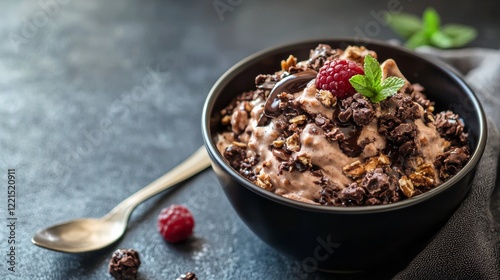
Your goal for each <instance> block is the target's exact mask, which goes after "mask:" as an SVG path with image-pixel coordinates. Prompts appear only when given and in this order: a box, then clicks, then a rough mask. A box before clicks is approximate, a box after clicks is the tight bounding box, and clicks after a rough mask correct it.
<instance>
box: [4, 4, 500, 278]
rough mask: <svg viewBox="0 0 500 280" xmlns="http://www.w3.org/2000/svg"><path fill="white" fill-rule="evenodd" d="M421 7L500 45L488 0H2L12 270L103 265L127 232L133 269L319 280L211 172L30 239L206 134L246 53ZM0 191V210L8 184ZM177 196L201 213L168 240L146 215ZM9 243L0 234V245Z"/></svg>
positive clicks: (30, 273) (158, 274)
mask: <svg viewBox="0 0 500 280" xmlns="http://www.w3.org/2000/svg"><path fill="white" fill-rule="evenodd" d="M427 7H434V8H435V9H436V11H437V12H438V13H439V14H440V16H441V21H442V23H460V24H465V25H469V26H472V27H474V28H475V29H476V30H477V34H478V36H477V37H476V38H475V39H474V40H473V41H472V42H470V43H469V44H468V45H467V46H465V47H482V48H494V49H498V48H499V46H500V34H499V33H500V17H499V16H498V10H499V8H500V4H499V2H498V1H491V0H490V1H411V0H376V1H361V0H353V1H339V0H336V1H331V0H324V1H319V0H315V1H284V0H283V1H263V0H252V1H250V0H206V1H194V0H186V1H166V0H164V1H161V0H122V1H97V0H86V1H76V0H40V1H2V2H1V3H0V38H1V40H0V116H1V117H0V155H1V157H0V172H4V171H5V172H6V170H7V169H8V168H15V169H16V170H17V174H18V177H19V179H18V190H17V201H18V209H17V212H16V214H17V217H18V219H19V221H20V223H21V224H22V226H20V227H19V228H18V229H17V232H16V238H17V239H18V244H19V247H18V249H19V250H18V256H19V267H18V272H16V273H15V274H12V273H10V274H7V276H8V277H11V278H12V279H83V278H84V279H103V278H104V279H105V277H106V276H107V275H106V273H107V261H108V259H109V257H110V255H111V252H112V251H113V249H115V248H117V247H134V248H136V249H138V250H139V252H140V253H141V254H142V256H143V258H144V260H143V263H144V264H143V266H142V267H141V269H140V271H141V274H140V278H141V279H175V278H176V277H177V276H178V275H180V273H184V272H187V271H194V272H196V273H197V275H199V279H327V278H328V275H327V276H325V275H322V274H320V273H316V272H311V273H308V274H298V273H296V272H294V269H293V267H294V262H293V261H291V260H289V259H288V258H286V257H284V256H281V255H278V254H277V253H275V252H274V251H273V250H272V249H270V248H269V247H267V246H266V245H265V244H263V243H262V242H261V241H260V240H258V239H257V238H256V237H255V236H253V234H252V233H251V232H250V231H249V230H248V229H247V228H246V227H245V226H244V225H243V224H242V223H241V222H240V221H239V220H238V219H237V217H236V215H235V213H234V212H232V210H230V206H229V204H228V203H227V201H226V200H225V198H224V197H223V195H222V193H221V191H220V189H219V187H218V184H217V182H216V179H215V175H214V174H213V172H212V171H205V172H204V173H202V174H200V175H199V176H197V177H196V178H193V179H192V180H190V181H188V182H186V183H184V184H183V186H182V187H181V188H179V189H177V190H175V191H172V192H170V193H168V194H165V195H162V196H160V197H158V198H154V199H152V200H150V201H148V202H146V203H145V204H143V205H141V206H139V208H138V209H137V210H136V211H135V212H134V215H133V216H132V219H131V224H130V226H129V231H128V232H127V234H126V236H125V237H124V238H123V239H122V240H120V241H119V243H118V244H116V245H115V246H114V247H112V248H110V249H106V250H104V251H100V252H97V253H93V254H84V255H66V254H61V253H55V252H50V251H46V250H43V249H40V248H37V247H35V246H34V245H32V244H31V243H30V241H29V240H30V238H31V236H32V234H33V233H34V232H35V231H36V230H37V229H38V228H41V227H43V226H46V225H48V224H52V223H55V222H58V221H60V220H67V219H70V218H76V217H96V216H101V215H104V214H105V213H106V212H107V211H108V210H110V209H111V208H112V207H113V206H114V205H116V204H117V203H119V202H120V201H121V200H123V199H124V198H126V197H128V196H129V195H130V194H132V193H133V192H135V191H136V190H138V189H139V188H140V187H142V186H144V185H146V184H147V183H149V182H151V181H153V180H154V179H156V178H158V177H160V176H161V175H162V174H163V173H164V172H166V171H168V170H169V169H171V168H173V167H174V166H175V165H176V164H177V163H179V162H181V161H182V160H183V159H184V158H186V157H187V156H188V155H189V154H190V153H191V152H193V151H195V150H196V149H197V148H198V147H199V146H201V145H202V144H203V143H202V139H201V131H200V129H201V128H200V119H201V108H202V106H203V103H204V99H205V97H206V95H207V94H208V92H209V90H210V88H211V86H212V85H213V84H214V83H215V81H216V80H217V79H218V78H219V77H220V75H221V74H222V73H224V72H225V71H226V70H227V69H228V68H229V67H231V66H232V65H233V64H235V63H237V62H238V61H239V60H241V59H243V58H244V57H246V56H248V55H250V54H252V53H254V52H257V51H259V50H261V49H263V48H268V47H272V46H275V45H280V44H285V43H288V42H292V41H297V40H305V39H317V38H337V37H356V38H360V39H378V40H394V39H395V40H400V41H401V40H402V38H400V37H399V36H398V34H396V33H394V32H393V31H392V30H391V29H390V28H389V27H388V25H387V23H386V22H385V21H384V20H383V17H382V15H383V14H384V13H385V12H387V11H397V12H404V13H410V14H415V15H417V16H419V17H420V16H421V15H422V13H423V11H424V10H425V9H426V8H427ZM0 184H2V183H0ZM5 184H6V183H3V185H5ZM0 200H1V201H2V203H0V205H2V206H1V207H2V209H1V210H0V213H5V212H3V210H5V209H4V208H5V207H4V206H3V205H4V201H6V192H5V191H2V192H0ZM172 203H183V204H186V205H188V206H189V207H191V208H192V210H193V212H194V214H195V218H196V219H197V228H196V236H195V238H194V241H193V240H192V242H190V243H188V244H184V245H181V246H180V247H171V246H167V245H166V244H164V242H162V240H161V239H159V238H158V234H157V232H156V228H155V219H156V216H157V213H158V212H159V211H160V209H161V208H163V207H166V206H167V205H170V204H172ZM1 215H3V214H1ZM0 219H4V217H0ZM6 234H7V229H6V228H5V227H2V228H0V235H1V236H2V239H3V236H5V235H6ZM6 246H7V245H6V244H4V243H1V242H0V253H1V254H0V255H3V251H2V250H4V251H5V250H6ZM5 265H6V264H5V263H4V262H2V265H1V269H2V271H0V275H1V274H2V273H3V272H6V271H7V269H6V267H5ZM304 275H305V276H304Z"/></svg>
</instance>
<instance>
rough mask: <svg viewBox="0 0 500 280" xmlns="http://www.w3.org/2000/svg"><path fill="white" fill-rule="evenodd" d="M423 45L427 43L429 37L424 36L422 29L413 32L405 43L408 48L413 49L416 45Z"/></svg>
mask: <svg viewBox="0 0 500 280" xmlns="http://www.w3.org/2000/svg"><path fill="white" fill-rule="evenodd" d="M425 45H429V39H427V36H425V33H424V32H423V31H418V32H417V33H415V34H413V35H412V36H411V37H410V38H409V39H408V41H406V44H405V46H406V47H407V48H410V49H415V48H416V47H420V46H425Z"/></svg>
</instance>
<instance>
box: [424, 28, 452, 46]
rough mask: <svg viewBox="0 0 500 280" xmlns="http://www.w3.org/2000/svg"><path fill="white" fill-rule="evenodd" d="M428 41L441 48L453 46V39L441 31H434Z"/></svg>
mask: <svg viewBox="0 0 500 280" xmlns="http://www.w3.org/2000/svg"><path fill="white" fill-rule="evenodd" d="M430 42H431V44H432V45H433V46H436V47H438V48H442V49H447V48H451V47H453V40H452V39H451V38H450V37H449V36H448V35H446V34H445V33H443V32H442V31H437V32H434V34H432V36H431V39H430Z"/></svg>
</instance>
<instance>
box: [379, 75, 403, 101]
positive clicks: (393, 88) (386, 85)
mask: <svg viewBox="0 0 500 280" xmlns="http://www.w3.org/2000/svg"><path fill="white" fill-rule="evenodd" d="M404 85H405V80H403V79H401V78H399V77H395V76H391V77H387V78H386V79H385V80H383V81H382V90H381V91H380V94H381V95H383V96H385V97H386V98H387V97H390V96H393V95H394V94H396V92H398V90H399V89H400V88H402V87H403V86H404ZM384 99H385V98H384Z"/></svg>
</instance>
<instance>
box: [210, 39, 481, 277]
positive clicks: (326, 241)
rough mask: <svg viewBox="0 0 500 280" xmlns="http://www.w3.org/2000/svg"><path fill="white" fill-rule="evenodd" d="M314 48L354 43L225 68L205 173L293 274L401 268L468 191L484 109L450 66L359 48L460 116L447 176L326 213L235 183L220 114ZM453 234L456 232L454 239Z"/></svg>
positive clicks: (270, 53)
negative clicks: (399, 194)
mask: <svg viewBox="0 0 500 280" xmlns="http://www.w3.org/2000/svg"><path fill="white" fill-rule="evenodd" d="M319 43H326V44H329V45H331V46H332V47H334V48H337V47H339V48H345V47H346V46H348V45H359V44H357V42H355V41H354V40H351V39H346V40H342V39H339V40H332V39H327V40H314V41H305V42H298V43H292V44H288V45H285V46H280V47H276V48H272V49H268V50H264V51H261V52H259V53H256V54H254V55H252V56H250V57H248V58H246V59H244V60H243V61H241V62H239V63H238V64H236V65H235V66H233V67H232V68H231V69H229V70H228V71H227V72H226V73H225V74H224V75H223V76H222V77H221V78H220V79H219V80H218V81H217V82H216V83H215V85H214V86H213V88H212V89H211V91H210V93H209V95H208V97H207V100H206V103H205V106H204V109H203V119H202V127H203V138H204V142H205V145H206V148H207V150H208V153H209V154H210V157H211V159H212V167H213V169H214V171H215V173H216V174H217V177H218V179H219V181H220V184H221V185H222V187H223V190H224V192H225V194H226V196H227V198H228V200H229V201H230V203H231V205H232V206H233V208H234V209H235V211H236V212H237V214H238V215H239V217H240V218H241V219H242V220H243V222H244V223H245V224H246V225H247V226H248V227H249V228H250V229H251V230H252V231H253V232H254V233H255V234H256V235H257V236H258V237H259V238H260V239H262V240H263V241H264V242H265V243H267V244H268V245H270V246H271V247H273V248H275V249H276V250H278V251H279V252H281V253H283V254H285V255H288V256H290V257H293V258H294V259H296V260H297V262H296V263H295V264H296V267H295V269H298V270H299V272H300V271H302V272H310V271H313V270H315V269H320V270H326V271H339V272H341V271H342V272H346V271H367V270H370V269H379V270H380V269H382V270H385V269H394V268H397V267H401V266H402V265H405V264H406V263H407V262H408V261H409V260H410V259H411V258H412V257H413V256H414V255H415V254H416V253H417V252H418V251H420V250H421V249H422V248H423V247H424V246H425V245H426V244H427V243H428V241H430V239H431V238H432V236H433V235H434V234H435V233H436V232H437V231H438V230H439V229H440V228H441V227H442V226H443V225H444V224H445V223H446V221H447V220H448V218H449V217H450V216H451V215H452V214H453V212H454V211H455V209H456V208H457V207H458V206H459V205H460V203H461V202H462V200H463V199H464V198H465V197H466V195H467V194H468V192H469V190H470V186H471V183H472V180H473V178H474V175H475V171H476V167H477V165H478V162H479V160H480V158H481V156H482V154H483V150H484V148H485V145H486V134H487V128H486V122H485V117H484V112H483V109H482V108H481V105H480V104H479V101H478V99H477V98H476V96H475V95H474V93H473V92H472V90H471V89H470V88H469V87H468V86H467V85H466V83H465V82H464V81H463V80H462V79H461V77H460V76H459V75H458V74H457V73H456V72H455V71H454V70H452V69H451V68H449V67H447V66H446V65H444V64H442V63H439V62H438V61H435V60H431V59H429V58H426V57H423V56H421V55H418V54H416V53H414V52H411V51H409V50H407V49H404V48H401V47H396V46H393V45H389V44H386V43H382V42H377V41H369V42H363V45H365V46H366V47H367V48H369V49H372V50H374V51H376V52H377V54H378V57H379V60H380V61H383V60H385V59H387V58H393V59H394V60H395V61H396V62H397V63H398V66H399V68H400V69H401V71H402V73H403V74H404V75H405V76H406V78H407V79H408V80H410V82H412V83H420V84H421V85H423V86H424V87H425V93H426V94H427V96H428V97H429V99H431V100H434V101H435V102H436V106H435V107H436V111H442V110H446V109H450V110H453V111H454V112H455V113H458V114H460V115H461V116H462V118H463V120H464V122H465V127H466V130H467V132H468V134H469V141H470V145H471V158H470V160H469V162H468V163H467V165H466V166H465V167H464V168H463V169H462V170H461V171H460V172H459V173H458V174H456V175H455V176H454V177H452V178H451V179H450V180H448V181H447V182H445V183H443V184H442V185H440V186H439V187H437V188H435V189H433V190H431V191H428V192H426V193H424V194H421V195H418V196H416V197H413V198H410V199H407V200H404V201H401V202H396V203H393V204H388V205H379V206H358V207H328V206H319V205H310V204H307V203H302V202H298V201H293V200H290V199H287V198H283V197H281V196H279V195H276V194H274V193H271V192H269V191H266V190H263V189H262V188H260V187H258V186H256V185H254V184H252V183H251V182H250V181H248V180H246V179H245V178H244V177H242V176H241V175H240V174H239V173H238V172H237V171H235V170H234V169H233V168H231V166H230V165H229V164H228V163H227V161H226V160H225V159H224V157H223V156H222V155H221V154H220V153H219V151H218V150H217V148H216V140H215V136H216V134H217V132H219V131H220V118H221V116H220V113H219V112H220V110H221V109H222V108H223V107H225V106H226V105H227V104H228V103H229V102H230V101H231V100H232V99H233V98H234V97H235V96H236V95H238V94H240V93H242V92H243V91H248V90H252V89H254V87H255V84H254V79H255V76H257V75H258V74H263V73H274V72H275V71H276V70H278V69H279V65H280V61H281V60H282V59H285V58H286V57H288V55H289V54H294V55H295V56H296V57H297V58H298V59H299V60H306V59H307V58H308V55H309V51H310V50H311V49H314V48H315V47H316V46H317V45H318V44H319ZM457 234H459V233H457Z"/></svg>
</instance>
